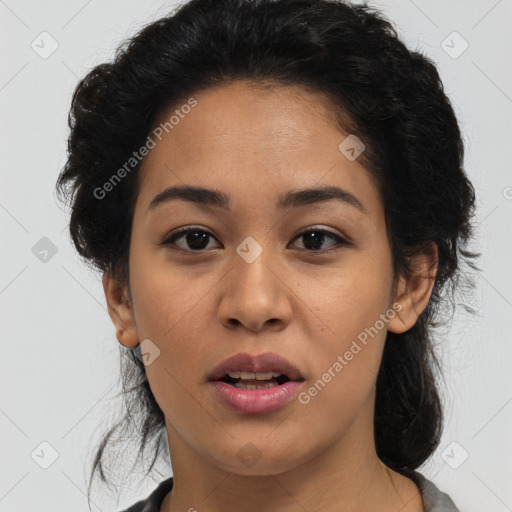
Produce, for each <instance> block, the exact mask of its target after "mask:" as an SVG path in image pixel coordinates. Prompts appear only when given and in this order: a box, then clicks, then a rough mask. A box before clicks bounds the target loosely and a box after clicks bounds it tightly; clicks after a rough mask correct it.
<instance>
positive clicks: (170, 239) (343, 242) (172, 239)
mask: <svg viewBox="0 0 512 512" xmlns="http://www.w3.org/2000/svg"><path fill="white" fill-rule="evenodd" d="M190 232H200V233H206V234H207V235H209V236H210V237H212V238H215V237H214V235H213V234H212V233H210V232H209V231H207V230H205V229H202V228H199V227H197V228H194V227H186V228H183V229H180V230H179V231H176V232H174V233H172V234H171V235H170V236H167V237H166V238H165V239H164V240H163V241H162V242H161V244H160V245H163V246H170V245H175V244H174V242H175V241H176V240H178V239H179V238H182V237H183V236H185V235H187V234H188V233H190ZM311 232H314V233H321V234H323V235H327V236H328V237H331V238H333V239H335V240H336V242H337V243H336V244H335V245H333V246H331V247H330V248H329V249H318V250H308V249H304V250H305V251H306V252H308V253H312V254H325V253H327V252H331V251H332V250H337V249H340V248H341V247H349V246H351V245H353V244H352V243H351V242H349V241H348V240H346V239H344V238H342V237H341V236H339V235H337V234H336V233H333V232H332V231H329V230H326V229H321V228H308V229H306V230H304V231H302V232H301V233H299V234H297V236H296V237H295V238H294V239H293V240H296V239H298V238H300V237H301V236H304V235H305V234H307V233H311ZM215 240H216V239H215ZM217 241H218V240H217ZM173 250H178V251H183V252H186V253H194V254H201V253H204V252H205V251H206V250H205V249H196V250H187V249H182V248H181V247H178V248H177V249H174V248H173Z"/></svg>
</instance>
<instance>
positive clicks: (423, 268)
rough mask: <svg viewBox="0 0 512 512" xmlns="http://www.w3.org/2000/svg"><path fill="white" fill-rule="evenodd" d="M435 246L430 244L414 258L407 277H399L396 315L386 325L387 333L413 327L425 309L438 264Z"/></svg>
mask: <svg viewBox="0 0 512 512" xmlns="http://www.w3.org/2000/svg"><path fill="white" fill-rule="evenodd" d="M437 258H438V251H437V245H436V244H435V243H434V242H432V243H431V245H430V246H429V247H428V249H425V250H424V251H423V252H422V253H421V254H420V255H419V256H416V257H415V258H414V264H413V265H412V269H411V273H410V275H409V277H407V278H405V277H401V278H400V282H399V285H398V289H397V298H396V300H395V302H396V303H398V304H399V307H397V308H394V309H395V310H396V315H395V316H394V317H393V318H392V319H391V320H390V321H389V323H388V331H391V332H394V333H396V334H401V333H403V332H406V331H408V330H409V329H410V328H411V327H413V326H414V324H415V323H416V321H417V320H418V317H419V316H420V315H421V313H422V312H423V311H424V310H425V308H426V307H427V304H428V301H429V300H430V296H431V294H432V290H433V288H434V283H435V276H436V272H437V263H438V259H437Z"/></svg>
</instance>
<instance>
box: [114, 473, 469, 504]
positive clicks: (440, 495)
mask: <svg viewBox="0 0 512 512" xmlns="http://www.w3.org/2000/svg"><path fill="white" fill-rule="evenodd" d="M411 478H412V479H413V480H414V482H415V483H416V485H417V486H418V488H419V490H420V492H421V497H422V499H423V504H424V506H425V512H460V510H459V509H458V508H457V507H456V506H455V504H454V503H453V501H452V499H451V498H450V497H449V496H448V494H445V493H444V492H441V491H440V490H439V489H438V488H437V487H436V486H435V485H434V483H433V482H431V481H430V480H427V479H426V478H425V477H424V476H423V475H422V474H420V473H418V472H414V473H413V474H412V475H411ZM172 485H173V479H172V477H170V478H168V479H167V480H164V481H162V482H160V484H159V485H158V487H157V488H156V489H155V490H154V491H153V492H152V493H151V494H150V495H149V496H148V497H147V498H146V499H144V500H141V501H138V502H137V503H135V504H134V505H132V506H131V507H130V508H127V509H125V510H123V511H122V512H160V506H161V504H162V502H163V501H164V498H165V496H167V494H168V493H169V492H170V491H171V489H172Z"/></svg>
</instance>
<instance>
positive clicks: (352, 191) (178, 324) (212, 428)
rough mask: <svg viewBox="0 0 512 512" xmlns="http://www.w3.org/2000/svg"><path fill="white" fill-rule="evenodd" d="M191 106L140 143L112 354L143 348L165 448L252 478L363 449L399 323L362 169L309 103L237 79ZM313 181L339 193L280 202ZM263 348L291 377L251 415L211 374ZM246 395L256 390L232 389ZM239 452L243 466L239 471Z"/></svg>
mask: <svg viewBox="0 0 512 512" xmlns="http://www.w3.org/2000/svg"><path fill="white" fill-rule="evenodd" d="M194 98H195V100H196V101H197V104H196V105H195V106H194V107H193V108H191V109H188V108H187V109H183V110H182V111H181V112H182V115H181V116H179V122H178V123H176V124H174V125H173V128H172V129H168V133H166V131H165V130H164V131H163V134H161V140H159V139H158V138H157V137H154V136H153V139H154V141H155V142H156V145H155V147H154V148H153V149H151V151H150V153H149V155H148V156H147V157H146V160H145V162H144V168H143V169H142V171H141V176H140V177H141V186H140V193H139V195H138V198H137V202H136V207H135V212H134V218H133V226H132V237H131V246H130V267H129V268H130V293H131V299H132V302H131V305H130V308H129V309H124V310H122V311H121V307H119V311H120V313H119V314H116V315H115V320H114V321H115V322H116V323H117V324H118V326H122V327H123V329H124V333H123V334H122V335H118V337H119V340H120V342H121V343H122V344H123V345H126V346H135V345H136V344H137V343H139V341H143V340H150V342H147V341H144V343H146V349H147V350H146V351H147V352H148V353H149V354H150V355H149V359H148V362H150V364H148V365H147V366H146V372H147V376H148V380H149V383H150V386H151V389H152V392H153V394H154V396H155V398H156V400H157V402H158V404H159V406H160V408H161V409H162V411H163V412H164V414H165V416H166V428H167V432H168V436H169V444H170V447H171V453H173V447H174V446H175V447H176V451H179V450H180V449H181V448H183V449H184V450H190V451H193V452H194V453H195V454H196V455H197V456H199V457H200V458H202V459H204V460H205V461H208V462H209V463H211V464H212V465H215V466H216V467H218V468H222V469H224V470H226V471H230V472H233V473H237V474H246V475H258V474H266V473H267V474H276V473H279V472H283V471H286V470H288V469H291V468H293V467H297V466H299V465H300V464H302V463H304V462H306V461H308V460H312V459H313V458H314V457H315V456H317V455H319V454H321V453H322V452H323V451H325V450H326V448H329V447H333V446H340V445H341V444H343V443H345V445H347V446H348V443H349V441H350V446H354V445H355V446H357V445H359V446H361V445H362V444H364V443H367V444H371V443H372V442H373V437H372V436H373V430H372V429H373V403H374V398H375V396H374V390H375V381H376V376H377V372H378V368H379V364H380V360H381V356H382V351H383V346H384V341H385V338H386V331H387V330H388V329H394V330H395V331H396V332H399V331H400V329H401V330H406V329H407V328H408V327H410V325H409V326H407V325H406V324H407V322H408V313H407V311H408V309H407V305H406V304H405V302H403V303H402V305H401V306H400V304H399V303H397V302H396V300H397V296H396V295H395V294H394V293H393V292H394V289H393V274H392V261H391V254H390V247H389V240H388V238H387V233H386V227H385V216H384V209H383V204H382V200H381V197H380V195H379V191H378V189H377V187H376V184H375V182H374V180H373V178H372V176H371V174H370V173H369V172H368V171H367V170H366V169H365V168H364V167H363V165H362V164H361V162H360V159H358V158H356V159H354V160H350V159H349V158H347V157H346V153H343V152H342V151H341V150H340V149H339V148H338V146H339V145H340V143H342V142H343V140H344V139H345V138H346V137H347V135H349V134H348V133H342V132H341V131H340V130H339V128H337V127H336V125H335V123H333V121H332V118H331V117H330V114H329V107H328V106H327V105H326V104H325V101H324V100H323V98H322V97H321V96H316V95H313V94H311V93H309V92H306V91H304V90H302V89H301V88H299V87H295V86H294V87H277V88H274V89H263V88H255V87H250V86H249V85H248V84H247V83H244V82H237V83H234V84H232V85H229V86H223V87H221V88H217V89H210V90H207V91H203V92H201V93H199V94H196V95H194ZM177 108H178V109H179V106H178V107H177ZM174 110H175V109H173V112H174ZM189 110H190V111H189ZM184 111H187V112H188V113H187V114H186V115H184V114H183V112H184ZM173 112H168V113H165V115H164V116H163V117H162V119H163V120H164V121H165V120H168V119H169V118H170V116H171V115H172V113H173ZM185 186H190V187H202V188H204V189H210V190H213V191H215V192H218V193H219V194H221V195H222V197H224V198H225V199H226V202H227V204H226V205H224V206H221V205H220V202H217V203H213V202H210V203H208V202H206V201H205V196H204V195H202V194H195V195H192V196H191V195H189V196H187V197H188V198H187V197H184V196H179V195H177V194H176V193H175V194H167V197H166V198H165V197H162V195H161V193H162V192H163V191H165V190H166V189H168V188H170V187H185ZM327 187H335V188H336V189H338V195H336V194H333V195H331V197H330V198H329V195H328V194H326V193H325V192H324V193H323V194H322V193H320V192H317V193H312V192H311V193H309V194H305V193H303V194H295V195H294V196H293V195H292V196H291V195H290V194H294V193H296V192H299V191H303V190H310V189H326V188H327ZM330 190H331V191H332V190H335V189H334V188H332V189H330ZM159 194H160V200H156V201H155V202H153V204H152V201H153V200H154V199H155V197H157V196H159ZM287 195H288V196H287ZM334 195H336V197H333V196H334ZM171 196H172V197H171ZM191 197H192V198H193V199H195V200H191ZM206 197H207V198H208V197H210V198H211V197H213V196H212V195H210V196H208V195H206ZM285 198H288V201H287V202H286V201H283V200H284V199H285ZM291 199H295V200H294V201H293V200H291ZM283 203H284V204H283ZM185 228H186V229H188V230H190V231H189V232H188V233H187V232H181V233H179V234H178V231H180V230H182V229H185ZM105 282H106V281H104V283H105ZM399 288H400V287H399ZM409 297H410V295H409ZM427 299H428V297H427ZM397 304H398V306H397ZM393 305H395V309H393ZM421 306H422V304H420V308H419V309H421ZM397 307H398V310H399V309H400V308H402V309H403V313H402V318H401V319H400V320H399V319H398V316H399V314H398V310H397ZM113 318H114V315H113ZM404 319H405V320H404ZM143 352H144V345H143ZM269 352H271V353H274V354H277V355H279V356H281V357H283V358H285V359H286V360H288V362H289V363H291V364H292V365H293V366H294V367H295V368H297V369H298V370H299V371H300V374H301V376H302V379H303V380H302V381H299V382H295V383H293V384H292V385H291V386H289V388H290V389H292V391H291V394H290V395H289V396H288V395H287V397H288V398H287V400H285V401H284V403H282V404H281V405H280V406H279V407H277V406H276V407H274V408H273V409H272V408H271V409H272V410H268V411H266V412H265V411H263V410H262V408H261V407H262V406H261V403H260V402H258V401H257V400H256V402H255V403H256V405H255V406H254V407H253V409H251V410H248V409H245V410H240V409H238V410H236V408H233V407H232V406H229V405H228V404H227V402H226V401H225V399H223V398H222V397H223V396H224V395H223V394H222V393H219V392H218V383H217V384H214V383H213V382H212V381H209V380H208V378H209V376H210V374H211V372H212V371H213V369H214V368H215V367H217V366H218V365H219V364H220V363H222V362H223V361H224V360H225V359H227V358H229V357H231V356H234V355H236V354H239V353H246V354H249V355H251V356H257V355H260V354H263V353H269ZM315 383H316V386H315ZM225 386H228V385H225ZM230 387H231V389H234V390H235V391H236V390H237V388H233V387H232V386H230ZM268 391H269V390H266V391H264V392H263V393H265V392H268ZM251 392H253V393H256V392H257V393H260V391H258V390H247V391H245V390H241V393H242V394H243V395H244V396H245V395H247V394H248V393H251ZM274 395H275V393H274ZM261 400H271V398H269V397H268V396H267V398H264V399H261ZM258 408H259V409H258ZM180 447H181V448H180ZM247 452H248V453H249V455H255V456H256V458H258V459H259V460H258V463H257V464H254V465H249V464H247V463H246V462H244V461H245V459H244V457H243V454H244V453H245V454H247Z"/></svg>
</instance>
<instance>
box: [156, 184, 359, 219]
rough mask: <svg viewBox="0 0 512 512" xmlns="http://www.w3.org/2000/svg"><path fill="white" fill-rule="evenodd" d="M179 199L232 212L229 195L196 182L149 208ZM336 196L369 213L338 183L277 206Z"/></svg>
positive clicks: (287, 197)
mask: <svg viewBox="0 0 512 512" xmlns="http://www.w3.org/2000/svg"><path fill="white" fill-rule="evenodd" d="M179 199H181V200H183V201H189V202H192V203H195V204H198V205H204V206H215V207H217V208H221V209H223V210H226V211H228V212H229V211H230V207H229V200H230V197H229V196H228V195H227V194H225V193H224V192H222V191H220V190H214V189H209V188H205V187H199V186H192V185H180V186H173V187H169V188H166V189H165V190H163V191H162V192H160V193H159V194H157V195H156V196H155V197H154V198H153V200H152V201H151V203H150V204H149V206H148V209H147V211H148V212H150V211H151V210H154V209H155V208H156V207H157V206H159V205H162V204H164V203H167V202H169V201H172V200H179ZM333 199H334V200H338V201H341V202H343V203H345V204H347V205H349V206H353V207H354V208H356V209H358V210H359V211H360V212H362V213H367V211H366V209H365V208H364V206H363V204H362V203H361V201H359V199H357V197H355V196H354V195H353V194H351V193H350V192H348V191H346V190H343V189H341V188H339V187H334V186H326V187H321V188H307V189H303V190H291V191H289V192H286V193H284V194H281V195H280V196H279V198H278V200H277V208H278V209H285V208H300V207H301V206H307V205H312V204H319V203H324V202H326V201H331V200H333Z"/></svg>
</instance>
